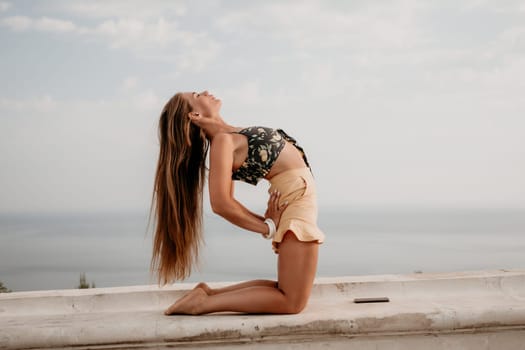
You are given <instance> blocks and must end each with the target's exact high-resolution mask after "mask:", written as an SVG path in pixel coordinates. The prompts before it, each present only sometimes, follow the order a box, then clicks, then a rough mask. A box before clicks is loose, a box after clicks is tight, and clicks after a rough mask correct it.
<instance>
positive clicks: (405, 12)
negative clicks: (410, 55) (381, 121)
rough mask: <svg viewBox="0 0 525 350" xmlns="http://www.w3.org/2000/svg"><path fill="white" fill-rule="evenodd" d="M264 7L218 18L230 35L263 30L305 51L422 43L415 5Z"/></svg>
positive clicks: (308, 3)
mask: <svg viewBox="0 0 525 350" xmlns="http://www.w3.org/2000/svg"><path fill="white" fill-rule="evenodd" d="M258 4H261V5H258V6H257V7H253V8H248V9H242V10H238V11H236V12H232V13H229V14H227V15H224V16H222V17H220V18H218V20H217V21H216V25H217V27H218V28H220V29H222V30H224V31H226V32H229V33H235V32H236V31H238V28H246V27H248V28H250V27H251V28H257V29H259V30H260V31H261V33H262V34H263V35H264V34H266V35H268V34H270V35H273V36H274V37H279V38H286V39H287V40H289V41H290V42H291V43H292V44H293V45H294V46H295V47H297V48H303V49H323V48H342V47H352V48H353V49H360V48H381V49H385V48H392V47H394V48H406V47H411V46H414V45H415V44H417V43H419V41H420V40H421V38H420V37H419V36H418V31H417V30H416V27H415V26H414V17H415V14H416V12H417V11H418V10H419V8H420V5H418V3H417V2H414V1H397V2H396V3H395V4H394V5H393V6H384V5H382V4H371V3H365V5H360V7H358V8H351V7H350V5H348V6H346V7H347V8H344V7H343V6H339V7H340V8H335V7H328V6H327V5H326V3H325V2H320V1H305V2H301V5H300V6H298V5H297V3H295V2H281V3H266V2H263V3H258ZM240 35H242V33H241V34H240Z"/></svg>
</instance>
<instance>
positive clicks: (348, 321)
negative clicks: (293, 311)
mask: <svg viewBox="0 0 525 350" xmlns="http://www.w3.org/2000/svg"><path fill="white" fill-rule="evenodd" d="M227 284H229V283H220V284H219V283H215V284H211V285H212V287H218V286H222V285H227ZM192 287H193V284H177V285H174V286H169V287H165V288H158V287H156V286H137V287H118V288H96V289H85V290H57V291H38V292H19V293H9V294H0V349H49V348H71V347H74V348H75V349H88V348H90V349H91V348H97V349H98V348H100V349H104V348H108V349H109V348H111V349H128V348H134V349H152V348H155V349H163V348H168V347H173V346H183V347H188V346H189V347H198V348H205V349H208V348H216V349H231V348H240V347H245V348H253V347H254V346H256V347H258V348H263V349H265V348H266V349H274V348H275V349H277V348H279V349H299V348H301V349H313V348H318V347H320V346H325V347H328V348H333V349H365V350H366V349H421V348H423V347H424V348H425V350H432V349H451V348H454V349H476V350H478V349H498V350H500V349H512V350H525V270H510V271H503V270H498V271H474V272H455V273H443V274H412V275H384V276H355V277H340V278H319V279H317V280H316V284H315V286H314V289H313V291H312V296H311V299H310V302H309V304H308V306H307V308H306V309H305V310H304V311H303V312H302V313H301V314H298V315H242V314H224V313H221V314H212V315H206V316H164V315H163V313H162V311H163V310H164V309H165V308H166V307H167V306H168V305H170V304H171V303H172V302H173V301H174V300H176V299H177V298H179V297H180V296H182V295H183V294H184V293H185V292H186V291H187V290H189V289H191V288H192ZM379 296H386V297H389V298H390V302H388V303H377V304H355V303H354V302H353V299H354V298H358V297H379Z"/></svg>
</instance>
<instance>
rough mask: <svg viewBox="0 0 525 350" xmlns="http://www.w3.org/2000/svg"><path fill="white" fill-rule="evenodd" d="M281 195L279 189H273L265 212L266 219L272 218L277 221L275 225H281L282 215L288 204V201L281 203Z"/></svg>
mask: <svg viewBox="0 0 525 350" xmlns="http://www.w3.org/2000/svg"><path fill="white" fill-rule="evenodd" d="M280 197H281V194H280V193H279V192H277V191H273V192H272V193H271V194H270V198H269V199H268V207H267V208H266V213H265V214H264V217H265V218H266V219H268V218H270V219H272V220H273V222H274V223H275V227H279V221H281V215H282V214H283V211H284V210H285V209H286V207H287V206H288V202H284V203H282V204H279V198H280Z"/></svg>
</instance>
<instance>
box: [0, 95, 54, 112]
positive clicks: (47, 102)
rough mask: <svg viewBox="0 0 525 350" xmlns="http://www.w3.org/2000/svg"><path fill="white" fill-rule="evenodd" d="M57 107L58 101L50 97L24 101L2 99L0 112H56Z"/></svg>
mask: <svg viewBox="0 0 525 350" xmlns="http://www.w3.org/2000/svg"><path fill="white" fill-rule="evenodd" d="M56 107H57V101H56V100H55V99H54V98H53V97H51V96H49V95H43V96H40V97H32V98H22V99H20V98H7V97H0V111H15V112H42V111H51V110H54V109H56Z"/></svg>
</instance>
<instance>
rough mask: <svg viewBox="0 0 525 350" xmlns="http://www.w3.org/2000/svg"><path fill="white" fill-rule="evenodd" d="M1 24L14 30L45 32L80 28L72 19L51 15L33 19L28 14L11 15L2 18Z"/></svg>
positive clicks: (59, 31) (62, 31)
mask: <svg viewBox="0 0 525 350" xmlns="http://www.w3.org/2000/svg"><path fill="white" fill-rule="evenodd" d="M0 24H1V25H3V26H6V27H8V28H9V29H11V30H13V31H28V30H36V31H44V32H57V33H66V32H74V31H76V30H77V29H78V28H77V27H76V26H75V24H74V23H73V22H71V21H66V20H61V19H56V18H49V17H41V18H39V19H32V18H30V17H27V16H11V17H5V18H2V20H1V21H0Z"/></svg>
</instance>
